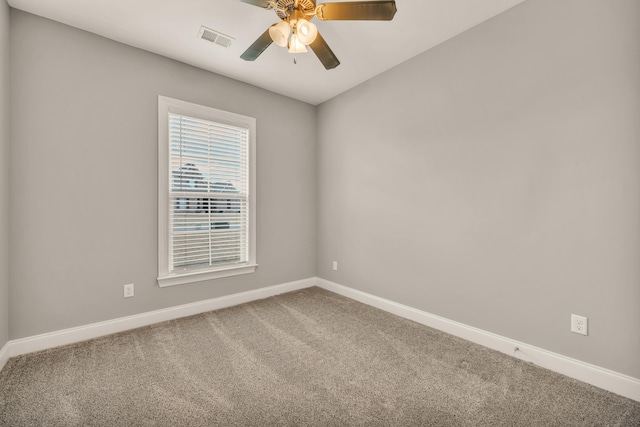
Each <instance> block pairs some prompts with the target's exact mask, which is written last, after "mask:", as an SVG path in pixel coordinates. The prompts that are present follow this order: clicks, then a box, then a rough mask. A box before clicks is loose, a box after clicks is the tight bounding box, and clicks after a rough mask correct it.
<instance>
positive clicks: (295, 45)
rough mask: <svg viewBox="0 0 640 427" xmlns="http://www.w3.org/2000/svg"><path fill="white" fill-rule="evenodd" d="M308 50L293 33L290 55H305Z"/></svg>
mask: <svg viewBox="0 0 640 427" xmlns="http://www.w3.org/2000/svg"><path fill="white" fill-rule="evenodd" d="M306 51H307V48H306V47H305V45H304V44H302V43H301V42H300V40H298V35H297V34H296V33H293V35H292V36H291V42H289V53H305V52H306Z"/></svg>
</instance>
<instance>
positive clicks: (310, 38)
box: [296, 18, 318, 45]
mask: <svg viewBox="0 0 640 427" xmlns="http://www.w3.org/2000/svg"><path fill="white" fill-rule="evenodd" d="M296 34H297V35H298V40H300V43H302V44H304V45H310V44H311V43H313V42H314V40H315V39H316V37H318V27H316V26H315V25H314V24H313V23H311V22H309V21H307V20H306V19H304V18H302V19H298V22H297V23H296Z"/></svg>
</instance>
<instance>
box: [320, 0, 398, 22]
mask: <svg viewBox="0 0 640 427" xmlns="http://www.w3.org/2000/svg"><path fill="white" fill-rule="evenodd" d="M397 10H398V9H397V8H396V2H395V0H389V1H387V0H385V1H354V2H341V3H325V4H321V5H319V6H318V10H317V13H316V16H317V17H318V19H322V20H323V21H391V20H392V19H393V16H394V15H395V14H396V12H397Z"/></svg>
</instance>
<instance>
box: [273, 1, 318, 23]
mask: <svg viewBox="0 0 640 427" xmlns="http://www.w3.org/2000/svg"><path fill="white" fill-rule="evenodd" d="M275 3H276V5H277V6H278V8H277V9H276V14H277V15H278V17H279V18H280V19H287V18H288V17H289V13H290V11H291V10H293V9H296V7H295V4H296V3H298V7H297V10H299V11H300V12H302V13H303V14H305V15H313V14H314V13H315V10H316V3H315V1H314V0H275ZM282 10H286V11H287V12H286V13H285V12H282Z"/></svg>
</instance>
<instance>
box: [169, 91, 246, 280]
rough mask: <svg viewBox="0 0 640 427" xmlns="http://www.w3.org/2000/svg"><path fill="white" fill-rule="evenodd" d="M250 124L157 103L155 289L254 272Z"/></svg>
mask: <svg viewBox="0 0 640 427" xmlns="http://www.w3.org/2000/svg"><path fill="white" fill-rule="evenodd" d="M255 134H256V120H255V119H254V118H251V117H246V116H241V115H239V114H233V113H228V112H226V111H221V110H216V109H214V108H209V107H204V106H200V105H196V104H191V103H188V102H184V101H179V100H176V99H171V98H166V97H163V96H160V97H158V153H159V191H158V212H159V214H158V270H159V271H158V284H159V285H160V286H172V285H180V284H184V283H190V282H195V281H200V280H208V279H215V278H220V277H227V276H235V275H238V274H246V273H253V272H254V271H255V268H256V255H255V173H254V171H255V155H254V153H255Z"/></svg>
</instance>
